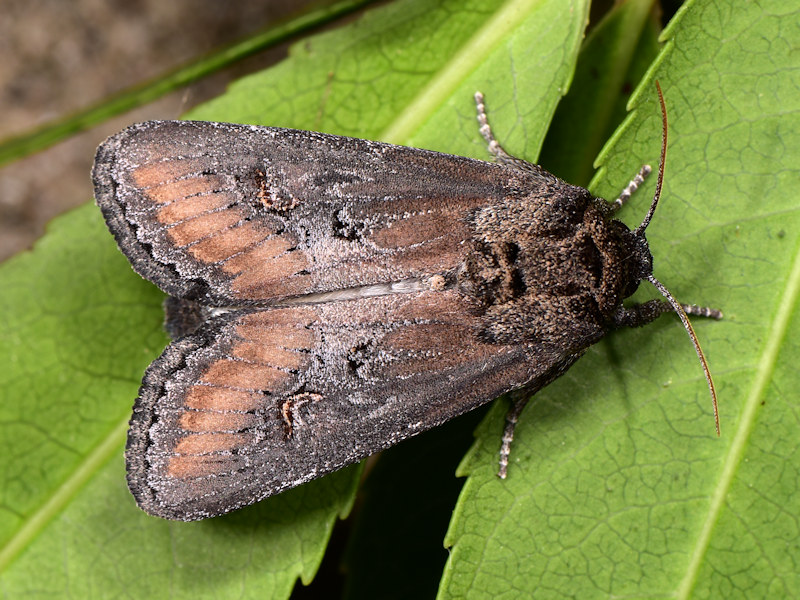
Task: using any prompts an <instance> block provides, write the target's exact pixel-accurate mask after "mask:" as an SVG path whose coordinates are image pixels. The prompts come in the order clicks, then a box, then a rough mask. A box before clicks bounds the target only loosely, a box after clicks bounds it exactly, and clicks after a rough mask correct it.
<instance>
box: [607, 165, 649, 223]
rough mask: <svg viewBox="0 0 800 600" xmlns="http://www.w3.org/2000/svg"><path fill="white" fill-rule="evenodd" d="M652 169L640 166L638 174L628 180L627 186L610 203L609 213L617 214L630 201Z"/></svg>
mask: <svg viewBox="0 0 800 600" xmlns="http://www.w3.org/2000/svg"><path fill="white" fill-rule="evenodd" d="M652 170H653V169H651V168H650V165H642V168H641V169H639V172H638V173H637V174H636V177H634V178H633V179H631V180H630V182H629V183H628V185H627V186H626V187H625V189H624V190H622V192H620V194H619V196H617V199H616V200H614V202H612V203H611V211H612V212H617V211H618V210H619V209H620V208H622V207H623V205H624V204H625V203H626V202H627V201H628V200H630V199H631V196H632V195H633V193H634V192H635V191H636V190H637V189H638V188H639V186H640V185H642V183H644V180H645V179H647V176H648V175H650V173H651V172H652Z"/></svg>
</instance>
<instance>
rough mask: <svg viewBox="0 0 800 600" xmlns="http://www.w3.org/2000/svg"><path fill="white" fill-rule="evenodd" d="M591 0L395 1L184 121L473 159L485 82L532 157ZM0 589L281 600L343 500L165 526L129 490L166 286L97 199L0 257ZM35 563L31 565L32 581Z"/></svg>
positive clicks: (314, 563) (283, 500) (301, 46)
mask: <svg viewBox="0 0 800 600" xmlns="http://www.w3.org/2000/svg"><path fill="white" fill-rule="evenodd" d="M587 4H588V2H586V1H585V0H584V1H581V0H574V1H573V2H569V3H567V2H564V1H563V0H516V1H510V2H506V3H504V4H497V5H494V4H487V3H486V2H484V1H483V0H471V1H469V2H464V1H463V0H459V1H455V0H452V1H445V0H443V1H441V2H437V3H435V4H433V3H431V2H429V1H427V0H401V1H398V2H395V3H392V4H390V5H387V6H385V7H383V8H381V9H379V10H375V11H373V12H369V13H366V14H365V15H364V17H363V18H362V19H360V20H358V21H355V22H354V23H352V24H351V25H349V26H348V27H346V28H343V29H340V30H336V31H332V32H330V33H326V34H323V35H320V36H316V37H313V38H309V39H307V40H304V41H302V42H300V43H298V44H297V45H295V46H294V47H293V48H292V51H291V55H290V58H289V59H288V60H287V61H285V62H284V63H282V64H280V65H278V66H277V67H275V68H274V69H270V70H268V71H265V72H263V73H260V74H258V75H254V76H251V77H248V78H245V79H243V80H241V81H240V82H238V83H237V84H236V85H234V86H232V87H231V89H230V91H229V92H228V93H226V94H225V95H224V96H222V97H220V98H219V99H218V100H216V101H214V102H211V103H209V104H207V105H204V106H202V107H199V108H198V109H196V110H194V111H193V112H192V115H191V116H192V117H193V118H206V119H213V120H226V121H238V122H251V123H264V124H274V125H284V126H295V127H304V128H308V129H316V130H324V131H331V132H336V133H341V134H350V135H359V136H362V137H373V138H382V139H387V140H392V141H404V142H407V143H413V144H417V145H421V146H426V147H431V148H437V149H442V150H448V151H450V152H454V153H460V154H469V155H473V156H480V157H484V158H485V157H486V150H485V147H484V143H483V142H482V141H480V139H479V135H478V132H477V126H476V122H475V115H474V106H473V101H472V94H473V92H474V91H475V89H476V88H477V87H478V86H479V85H480V87H481V88H482V90H483V91H484V92H485V93H486V95H487V102H488V103H489V106H490V110H492V116H493V121H494V124H495V126H496V127H497V128H498V130H499V131H502V132H503V134H504V141H505V142H506V144H507V146H508V147H509V148H510V149H513V150H514V151H515V152H518V153H519V154H521V155H525V156H528V157H535V155H536V152H537V150H538V148H539V146H540V145H541V142H542V139H543V137H544V132H545V131H546V128H547V123H548V122H549V120H550V118H551V116H552V112H553V110H554V107H555V105H556V103H557V101H558V99H559V97H560V95H561V94H562V93H563V91H564V90H565V89H566V87H567V84H568V82H569V79H570V77H571V73H572V69H573V65H574V61H575V57H576V55H577V48H578V45H579V42H580V38H581V34H582V30H583V27H584V24H585V21H586V14H587V10H588V9H587ZM0 289H1V290H2V295H0V302H2V308H3V312H2V314H3V321H2V323H1V324H0V331H2V335H3V340H4V344H3V345H2V348H0V353H2V354H0V361H2V363H1V364H3V365H5V368H4V369H3V371H2V373H0V450H1V451H2V454H3V456H4V458H5V460H3V462H2V464H1V465H0V481H2V482H3V485H2V486H0V498H2V502H0V588H2V590H3V592H4V593H5V594H6V595H7V596H9V597H24V596H31V595H36V596H64V595H72V596H75V597H106V596H115V597H116V596H121V595H127V596H131V597H162V596H171V597H173V596H174V597H191V598H194V597H198V596H211V597H229V596H235V597H237V598H241V597H244V598H254V597H257V598H265V597H274V598H280V597H286V596H287V595H288V594H289V593H290V591H291V589H292V587H293V585H294V583H295V580H296V579H297V578H298V577H300V578H302V579H303V581H305V582H308V581H309V580H310V579H311V578H312V577H313V574H314V572H315V571H316V569H317V567H318V565H319V562H320V560H321V557H322V553H323V552H324V549H325V546H326V544H327V541H328V538H329V536H330V532H331V529H332V527H333V524H334V522H335V521H336V520H337V518H339V517H341V516H343V515H345V514H346V513H347V512H348V511H349V510H350V507H351V505H352V502H353V498H354V494H355V484H356V482H357V480H358V477H359V472H360V471H359V469H358V468H352V469H348V470H344V471H342V472H339V473H336V474H334V475H332V476H329V477H326V478H324V479H322V480H319V481H316V482H312V483H310V484H307V485H305V486H302V487H300V488H298V489H295V490H292V491H290V492H287V493H284V494H281V495H279V496H277V497H275V498H271V499H269V500H267V501H265V502H262V503H259V504H258V505H256V506H254V507H251V508H248V509H245V510H242V511H240V512H237V513H234V514H232V515H229V516H226V517H221V518H218V519H212V520H209V521H204V522H199V523H169V522H166V521H161V520H158V519H155V518H153V517H149V516H147V515H145V514H144V513H142V512H141V511H139V510H138V509H137V508H136V507H135V506H134V503H133V500H132V498H131V497H130V495H129V494H128V492H127V490H126V488H125V483H124V481H125V479H124V470H123V461H122V451H123V442H124V434H125V429H126V421H127V419H128V417H129V414H130V407H131V404H132V401H133V398H134V397H135V396H136V390H137V387H138V385H139V381H140V377H141V374H142V373H143V371H144V369H145V367H146V365H147V364H148V363H149V362H150V361H151V360H153V359H154V358H155V357H156V356H157V355H158V353H159V352H160V351H161V349H162V348H163V347H164V345H165V344H166V342H167V340H166V337H165V336H164V334H163V333H162V332H161V328H160V323H161V319H162V313H161V308H160V304H161V300H162V298H163V296H162V294H161V293H160V292H158V290H156V289H155V288H154V287H153V286H152V285H150V284H148V283H147V282H144V281H142V280H141V279H139V278H138V276H136V275H135V274H133V272H132V271H131V269H130V267H129V266H128V265H127V264H126V261H125V259H124V258H123V257H122V256H121V255H120V254H119V252H118V251H117V250H116V249H115V248H114V245H113V241H112V240H111V237H110V236H109V235H108V232H107V231H105V228H104V226H103V224H102V219H101V217H100V215H99V211H97V209H95V208H94V207H92V206H86V207H83V208H81V209H79V210H76V211H74V212H72V213H70V214H68V215H66V216H64V217H62V218H60V219H57V220H55V221H54V222H53V223H52V226H51V227H50V230H49V232H48V233H47V235H46V236H45V237H44V238H43V239H42V240H41V241H40V242H39V243H38V244H37V246H36V247H35V249H34V250H33V251H32V252H30V253H24V254H21V255H19V256H17V257H16V258H14V259H12V260H11V261H9V262H8V263H6V264H5V265H3V267H2V268H0ZM42 573H46V576H44V577H43V576H42V575H41V574H42Z"/></svg>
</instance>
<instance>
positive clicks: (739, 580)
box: [440, 0, 800, 598]
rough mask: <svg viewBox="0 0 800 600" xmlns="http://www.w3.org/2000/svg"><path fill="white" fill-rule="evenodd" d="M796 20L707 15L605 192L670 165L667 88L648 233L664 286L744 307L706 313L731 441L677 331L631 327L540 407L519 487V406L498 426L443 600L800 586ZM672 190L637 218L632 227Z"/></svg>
mask: <svg viewBox="0 0 800 600" xmlns="http://www.w3.org/2000/svg"><path fill="white" fill-rule="evenodd" d="M798 13H800V7H798V5H797V3H787V2H780V1H778V0H772V1H769V0H767V1H763V2H758V3H749V2H748V3H745V2H738V1H734V0H728V1H710V0H709V1H693V2H688V3H687V4H686V5H685V6H684V7H683V8H682V10H681V11H680V12H679V14H678V15H676V17H675V18H674V19H673V21H672V22H671V24H670V26H669V27H668V29H667V30H666V31H665V32H664V35H663V41H664V44H665V45H664V49H663V51H662V53H661V55H660V56H659V57H658V60H657V61H656V62H655V63H654V65H653V66H652V68H651V70H650V72H649V74H648V76H647V77H646V78H645V80H644V81H643V82H642V84H641V85H640V86H639V87H638V89H637V90H636V93H635V94H634V96H633V98H632V100H631V108H632V112H631V113H630V115H629V117H628V119H627V120H626V122H625V123H624V124H623V126H622V127H621V128H620V130H619V131H618V132H617V134H616V135H615V136H614V137H613V139H612V140H611V141H610V142H609V144H608V145H607V146H606V148H605V150H604V152H603V153H602V155H601V157H600V159H599V161H600V163H601V164H602V167H601V169H600V171H599V173H598V175H597V177H596V178H595V180H594V184H593V185H592V186H591V189H593V190H594V191H595V192H597V193H599V194H600V195H602V196H604V197H607V198H613V197H615V195H616V194H617V193H618V192H619V190H621V189H622V188H623V187H624V186H625V184H626V183H627V181H628V180H629V179H630V178H631V176H632V175H633V174H634V173H635V172H636V171H637V169H638V168H639V166H640V165H641V164H642V163H643V162H654V161H656V160H657V158H658V152H659V147H660V135H661V116H660V112H659V109H658V104H657V99H656V93H655V87H654V83H653V80H654V79H656V78H657V79H658V80H659V81H660V82H661V85H662V86H663V88H664V93H665V96H666V102H667V107H668V111H669V136H670V145H669V154H668V158H667V167H666V182H665V187H664V192H663V195H662V198H661V203H660V205H659V208H658V210H657V211H656V214H655V217H654V219H653V222H652V224H651V226H650V227H649V229H648V235H649V239H650V241H651V248H652V251H653V255H654V257H655V274H656V276H657V277H658V278H659V279H660V280H661V281H663V282H664V283H665V284H666V285H667V287H668V288H669V289H670V290H671V291H672V293H673V294H674V295H675V296H676V297H677V298H679V299H680V300H682V301H684V302H687V301H688V302H695V303H698V304H708V305H713V306H717V307H719V308H721V309H723V311H724V312H725V319H724V320H723V321H721V322H713V321H711V322H710V321H704V320H702V319H695V320H694V322H695V328H696V330H697V333H698V336H699V338H700V340H701V343H702V344H703V346H704V348H705V351H706V354H707V355H708V358H709V362H710V365H711V370H712V372H713V373H714V375H715V378H716V383H717V388H718V392H719V398H720V411H721V415H722V436H721V437H720V438H717V437H716V436H715V435H714V423H713V418H712V415H711V406H710V401H709V398H708V392H707V390H706V386H705V383H704V381H703V376H702V372H701V370H700V366H699V364H698V363H697V360H696V357H695V355H694V352H692V349H691V346H690V344H689V342H688V340H687V338H686V334H685V333H684V332H683V331H682V330H681V327H680V325H679V323H678V321H677V319H675V318H672V319H670V318H669V317H664V318H662V319H661V320H660V321H659V322H658V323H657V324H654V325H651V326H649V327H647V328H643V329H639V330H629V331H621V332H617V333H615V334H614V335H612V336H610V337H609V338H608V339H607V340H605V341H604V342H602V343H601V344H598V345H597V346H596V347H594V348H592V349H591V350H590V351H589V352H588V353H587V355H586V356H585V357H584V358H582V359H581V360H580V361H579V362H578V364H576V366H575V367H573V368H572V369H571V370H570V371H569V372H568V373H567V374H566V375H565V376H564V377H562V378H561V379H559V380H558V381H557V382H555V383H554V384H552V385H551V386H549V387H548V388H547V389H546V390H544V391H542V392H540V393H539V394H538V395H537V397H536V398H535V400H534V401H533V402H532V403H531V404H530V405H529V406H528V408H527V410H526V411H525V412H524V413H523V415H522V418H521V421H520V425H519V426H518V428H517V435H516V438H515V440H514V446H513V450H512V464H511V466H510V468H509V476H508V479H507V480H505V481H502V482H501V481H498V480H497V478H496V477H495V476H494V471H495V469H496V467H495V466H494V465H493V464H492V462H493V458H494V457H495V456H496V452H497V447H498V442H497V440H498V438H499V436H500V432H501V430H502V417H503V414H502V410H501V408H502V407H499V406H498V407H496V409H495V410H493V411H492V414H490V418H489V419H488V420H487V421H486V422H485V423H483V426H482V428H481V429H480V431H479V438H478V442H477V445H476V447H475V448H474V449H473V452H472V453H471V454H470V455H469V457H468V460H467V461H466V462H465V464H464V465H463V467H462V468H463V469H464V470H466V471H468V472H469V479H468V481H467V483H466V485H465V487H464V489H463V491H462V495H461V498H460V500H459V504H458V507H457V512H456V514H455V515H454V517H453V520H452V522H451V527H450V531H449V532H448V536H447V541H448V543H449V544H450V545H452V553H451V557H450V561H449V564H448V568H447V572H446V575H445V579H444V580H443V583H442V587H441V588H440V595H441V596H442V597H459V598H465V597H486V596H489V595H491V596H492V597H495V598H516V597H519V595H520V590H526V591H532V590H536V594H537V595H539V596H543V597H580V598H607V597H609V596H615V597H620V596H625V597H645V596H646V597H675V598H687V597H690V596H691V597H715V598H721V597H722V598H776V597H789V596H795V595H796V594H797V590H798V589H800V564H799V563H800V552H798V539H800V531H798V522H800V514H798V513H800V504H798V502H797V498H796V496H797V490H798V485H799V482H800V477H799V475H800V452H798V439H800V438H799V437H798V435H797V426H798V416H797V415H798V401H797V394H796V392H795V388H796V387H797V386H798V375H797V367H796V365H797V356H798V354H797V351H798V343H797V340H798V339H800V337H798V334H799V333H800V331H798V327H799V325H798V322H797V318H796V317H797V315H796V312H797V311H796V306H797V298H798V290H800V255H799V254H798V247H799V246H798V242H800V214H799V213H798V210H797V207H798V202H797V189H798V186H799V184H800V96H798V94H797V89H798V85H799V84H800V69H798V65H800V63H798V60H797V48H800V14H798ZM651 179H653V178H651ZM654 183H655V182H654V181H649V182H648V185H646V186H645V189H643V190H642V191H641V192H640V193H638V194H637V195H635V196H634V198H633V200H632V202H631V203H630V205H629V206H628V207H627V208H626V209H625V210H624V211H623V213H622V218H623V219H624V220H626V221H627V222H628V223H629V224H637V223H638V221H640V220H641V218H642V216H643V215H644V213H645V211H646V206H647V203H648V194H652V190H653V188H654ZM647 287H648V286H646V285H643V286H642V288H643V289H642V290H640V292H641V294H640V296H639V297H640V298H644V297H653V296H654V294H653V292H652V290H650V289H646V288H647Z"/></svg>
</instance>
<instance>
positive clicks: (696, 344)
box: [647, 275, 719, 435]
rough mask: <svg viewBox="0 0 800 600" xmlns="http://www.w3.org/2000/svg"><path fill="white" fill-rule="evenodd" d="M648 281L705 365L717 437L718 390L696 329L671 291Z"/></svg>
mask: <svg viewBox="0 0 800 600" xmlns="http://www.w3.org/2000/svg"><path fill="white" fill-rule="evenodd" d="M647 280H648V281H649V282H650V283H652V284H653V285H654V286H655V287H656V289H657V290H658V291H659V292H660V293H661V295H662V296H664V298H666V299H667V302H669V303H670V304H671V305H672V309H673V310H674V311H675V312H676V313H678V316H679V317H680V319H681V322H682V323H683V327H684V329H686V333H688V334H689V337H690V338H691V340H692V344H694V350H695V352H697V357H698V358H699V359H700V364H701V365H703V373H705V375H706V381H707V382H708V391H709V392H711V403H712V404H713V406H714V424H715V425H716V427H717V435H719V409H718V408H717V390H716V389H715V388H714V380H713V379H711V371H710V370H709V368H708V362H707V361H706V357H705V355H704V354H703V350H702V349H701V348H700V342H699V341H698V340H697V334H695V332H694V329H693V328H692V324H691V323H690V322H689V317H687V316H686V311H685V310H683V307H682V306H681V305H680V304H679V303H678V301H677V300H675V298H673V297H672V294H670V293H669V290H667V288H665V287H664V286H663V285H662V284H661V282H660V281H659V280H658V279H656V278H655V277H653V276H652V275H648V276H647Z"/></svg>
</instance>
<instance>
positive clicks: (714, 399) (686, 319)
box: [634, 80, 721, 435]
mask: <svg viewBox="0 0 800 600" xmlns="http://www.w3.org/2000/svg"><path fill="white" fill-rule="evenodd" d="M656 90H657V91H658V101H659V103H660V104H661V123H662V129H661V159H660V160H659V161H658V181H657V182H656V191H655V194H654V195H653V202H652V203H651V204H650V210H648V211H647V214H646V215H645V217H644V220H643V221H642V224H641V225H639V227H637V228H636V231H635V232H634V233H635V234H636V235H638V236H641V237H644V230H645V229H647V226H648V225H649V224H650V220H651V219H652V218H653V213H654V212H655V211H656V206H657V205H658V200H659V199H660V198H661V186H662V185H663V183H664V164H665V163H666V162H667V105H666V103H665V102H664V94H663V93H662V92H661V85H660V84H659V83H658V80H656ZM647 280H648V281H649V282H650V283H652V284H653V285H654V286H655V288H656V289H657V290H658V291H659V292H660V293H661V295H662V296H664V298H666V299H667V302H669V303H670V305H671V306H672V310H674V311H675V312H676V313H677V314H678V316H679V317H680V319H681V323H683V328H684V329H686V333H688V334H689V339H691V340H692V344H693V345H694V350H695V352H697V357H698V358H699V359H700V364H701V365H702V366H703V373H704V374H705V376H706V381H707V382H708V391H709V392H711V404H712V405H713V407H714V425H715V426H716V428H717V435H720V430H719V408H718V406H717V390H716V388H715V387H714V380H713V379H711V371H710V370H709V368H708V361H706V357H705V355H704V354H703V350H702V348H700V342H699V341H698V339H697V334H696V333H695V332H694V329H693V328H692V324H691V323H690V322H689V317H687V316H686V311H685V310H684V309H683V306H681V305H680V304H679V303H678V301H677V300H675V298H673V297H672V294H670V293H669V290H667V288H665V287H664V286H663V285H662V283H661V282H660V281H659V280H658V279H656V278H655V277H654V276H653V275H652V273H651V274H650V275H648V276H647ZM715 313H716V314H715V315H713V316H715V317H716V316H717V314H718V315H719V316H721V313H719V311H715ZM708 316H712V315H711V314H709V315H708Z"/></svg>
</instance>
